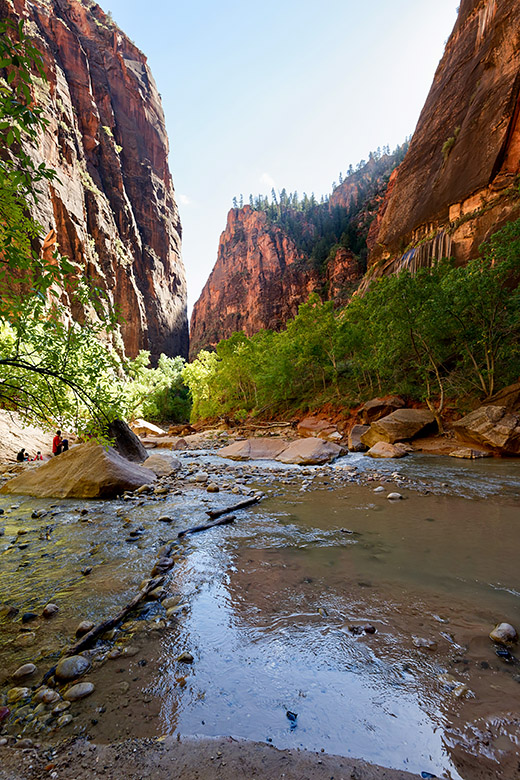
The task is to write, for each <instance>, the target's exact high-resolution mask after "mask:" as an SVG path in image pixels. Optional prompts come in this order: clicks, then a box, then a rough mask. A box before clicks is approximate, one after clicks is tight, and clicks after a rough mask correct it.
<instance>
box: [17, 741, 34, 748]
mask: <svg viewBox="0 0 520 780" xmlns="http://www.w3.org/2000/svg"><path fill="white" fill-rule="evenodd" d="M14 746H15V747H17V748H21V749H23V748H32V747H33V746H34V742H33V741H32V739H17V740H16V742H15V743H14Z"/></svg>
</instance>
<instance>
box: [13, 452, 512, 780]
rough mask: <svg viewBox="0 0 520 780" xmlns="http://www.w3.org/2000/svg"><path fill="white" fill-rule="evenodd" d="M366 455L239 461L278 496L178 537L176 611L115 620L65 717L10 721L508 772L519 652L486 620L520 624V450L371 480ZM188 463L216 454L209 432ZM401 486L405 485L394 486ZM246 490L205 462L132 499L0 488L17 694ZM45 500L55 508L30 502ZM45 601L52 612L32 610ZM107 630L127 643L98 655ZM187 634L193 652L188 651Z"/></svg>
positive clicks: (412, 462) (387, 468)
mask: <svg viewBox="0 0 520 780" xmlns="http://www.w3.org/2000/svg"><path fill="white" fill-rule="evenodd" d="M367 461H368V459H363V458H362V457H358V456H348V457H347V458H343V459H341V460H340V461H338V463H337V464H336V466H335V467H334V468H329V469H319V468H316V469H305V470H301V469H299V468H297V467H295V468H274V467H272V468H273V470H272V471H268V470H267V469H269V468H270V464H266V463H265V462H263V463H262V464H242V465H241V466H236V465H233V464H229V469H228V471H227V472H226V473H225V475H221V476H220V477H218V480H219V481H220V482H221V483H222V482H224V481H227V482H228V483H229V484H232V483H233V480H234V479H235V478H236V477H239V478H242V479H245V480H246V481H248V480H249V479H251V481H250V482H249V481H248V487H249V486H252V487H259V488H260V489H262V490H263V491H264V492H265V494H266V497H265V498H264V500H263V501H262V502H261V503H260V504H258V505H256V506H253V507H251V508H249V509H246V510H241V511H240V512H238V513H237V519H236V521H235V522H234V523H233V524H232V525H226V526H219V527H216V528H214V529H211V530H209V531H206V532H204V533H200V534H196V535H193V536H189V537H187V538H186V539H185V540H181V541H180V542H179V544H178V547H177V549H176V551H175V552H176V558H177V560H176V564H175V566H174V568H173V569H172V572H171V574H170V575H169V576H168V581H167V585H166V588H167V591H168V594H169V595H173V596H175V597H176V598H177V601H178V603H179V610H178V613H177V615H176V617H175V618H173V619H170V620H167V619H166V618H165V610H164V608H163V607H162V606H161V605H160V604H159V603H158V602H150V603H149V604H148V605H147V606H146V607H145V608H144V609H142V610H141V611H140V612H139V613H138V615H137V616H135V615H134V616H133V617H132V618H131V619H130V621H127V622H126V623H125V624H124V625H123V628H122V630H121V631H118V632H117V633H116V635H115V636H113V637H108V638H106V640H105V641H104V643H103V646H102V647H101V651H100V655H99V658H97V659H96V658H94V659H93V668H92V670H91V671H90V672H89V674H88V676H87V677H88V680H90V681H92V682H93V683H94V684H95V686H96V690H95V692H94V693H93V694H92V695H91V696H90V697H88V698H87V699H84V700H83V701H81V702H78V703H75V704H73V705H72V707H71V709H70V714H72V715H73V718H72V721H71V722H70V723H69V724H68V725H65V726H64V727H63V728H61V729H56V718H55V717H53V716H52V714H50V713H49V714H46V713H44V717H43V718H42V717H39V716H37V717H35V716H34V714H33V710H31V707H30V705H29V703H28V701H27V700H24V701H21V702H20V703H19V704H17V705H13V706H12V708H11V709H12V713H11V716H10V718H9V719H8V720H6V722H5V726H4V731H5V732H6V733H7V734H9V735H13V736H18V735H20V736H31V737H33V738H34V735H35V734H37V735H39V736H38V738H41V739H51V740H52V739H61V738H63V737H64V736H68V735H70V734H74V733H76V734H82V735H87V736H89V737H91V738H92V739H94V740H97V741H103V740H114V739H117V738H119V737H122V736H128V735H132V736H156V735H158V734H160V735H162V734H180V735H195V734H197V735H205V736H212V735H231V736H233V737H237V738H238V737H245V738H249V739H254V740H260V741H266V740H267V741H268V742H271V743H272V744H273V745H275V746H278V747H293V748H294V747H301V748H306V749H310V750H316V751H320V750H324V751H325V752H327V753H336V754H340V755H349V756H353V757H359V758H364V759H366V760H368V761H371V762H374V763H379V764H382V765H383V766H389V767H395V768H403V769H407V770H409V771H411V772H416V773H418V774H419V776H420V773H421V772H429V773H431V774H432V775H437V776H438V777H445V778H452V780H455V778H464V780H473V779H474V778H475V779H476V778H488V777H489V778H493V777H497V778H499V777H504V778H511V780H512V778H514V777H516V776H517V774H515V773H518V763H519V760H520V755H519V753H520V748H519V745H518V742H519V735H520V730H519V720H518V718H519V712H518V701H519V694H520V664H517V662H516V659H515V656H514V654H510V655H509V656H508V657H504V656H498V655H497V654H496V650H497V649H498V648H497V646H495V645H494V644H493V643H492V642H491V641H490V639H489V638H488V634H489V631H490V630H491V629H492V628H493V626H494V625H495V623H498V622H501V621H507V622H510V623H512V624H513V625H515V626H516V627H517V628H518V627H520V567H519V565H518V561H519V559H520V514H519V507H520V463H519V462H517V461H510V462H507V461H481V462H478V463H474V464H471V463H466V462H462V463H460V462H457V461H455V462H454V459H450V458H433V457H425V456H424V457H421V456H414V457H411V458H408V459H403V461H400V462H399V463H398V464H397V466H396V462H395V461H394V462H392V463H383V464H379V463H378V464H377V470H378V473H379V477H378V478H377V479H374V480H372V481H368V476H369V475H368V473H367V474H364V475H363V476H362V478H361V480H358V479H357V478H355V477H354V475H355V474H360V473H361V472H363V471H364V470H365V469H366V468H368V467H370V468H372V469H374V468H375V467H374V464H373V462H370V463H369V464H368V465H367ZM184 462H185V463H186V464H187V463H190V462H193V463H196V464H198V465H197V468H198V467H199V466H201V467H203V468H204V469H205V470H207V471H209V472H210V473H212V469H214V470H217V469H218V468H219V467H220V468H221V466H222V462H221V461H219V459H218V458H215V457H214V456H212V455H208V454H206V453H196V454H193V453H187V454H186V458H185V459H184ZM256 466H258V467H259V470H255V467H256ZM353 466H356V468H357V471H356V472H354V471H353V470H352V471H348V469H352V467H353ZM249 474H251V476H250V477H249ZM346 474H347V475H348V474H351V475H352V481H346V480H345V479H344V478H343V477H344V476H345V475H346ZM391 475H393V476H391ZM400 475H401V476H400ZM385 479H386V480H387V481H385ZM406 479H408V480H413V481H414V488H413V489H412V488H411V487H410V484H409V483H408V482H407V481H406ZM380 484H381V485H383V486H384V488H385V489H384V491H383V492H374V489H375V488H376V487H378V486H379V485H380ZM396 489H397V490H399V492H400V493H401V494H402V495H403V498H404V500H400V501H389V500H388V499H387V498H386V495H387V494H388V493H389V492H392V491H394V490H396ZM238 498H240V496H238ZM236 500H237V496H236V495H232V494H230V493H229V492H226V491H221V492H220V493H219V494H212V495H209V494H207V493H206V492H205V491H204V490H202V489H201V488H199V487H196V486H195V485H193V484H191V483H190V484H188V486H187V489H186V490H183V493H182V495H173V494H172V493H169V494H168V495H166V496H165V497H160V498H159V497H156V498H154V499H149V498H142V499H139V500H131V501H122V500H118V501H111V502H85V501H83V502H80V501H57V500H55V501H52V502H49V501H43V500H35V499H30V498H24V497H20V498H16V499H13V497H12V496H10V497H1V498H0V508H3V509H4V510H5V514H4V515H3V516H2V517H0V526H2V527H4V528H5V535H4V536H3V537H1V538H0V567H1V569H0V571H1V577H0V604H3V605H4V607H3V608H2V612H0V621H1V624H0V629H1V631H0V686H1V688H0V691H2V692H3V695H4V696H5V694H6V692H7V691H8V690H9V689H10V688H11V687H12V686H13V684H14V683H13V682H12V680H11V679H10V675H11V674H12V672H13V671H14V670H15V669H16V668H17V666H19V665H20V664H22V663H25V662H28V661H31V662H34V663H35V664H36V665H37V666H38V673H37V674H35V675H34V679H33V678H30V679H29V681H28V682H24V683H18V684H20V685H22V684H23V685H27V686H29V687H31V688H36V687H37V686H38V685H39V684H40V682H41V678H42V677H43V674H44V673H45V672H46V671H47V670H48V669H49V668H50V667H51V666H52V665H53V664H54V663H55V662H56V659H57V658H58V657H59V654H60V652H61V651H62V650H63V649H64V648H65V647H66V646H68V645H70V644H71V643H72V642H73V641H74V631H75V628H76V626H77V624H78V623H79V621H80V620H83V619H90V620H93V621H94V622H97V621H99V620H102V619H104V618H107V617H109V616H110V615H112V614H114V613H115V612H116V611H117V609H118V608H119V607H121V606H122V605H123V604H125V603H126V602H127V601H128V599H129V597H131V596H132V595H134V594H135V593H136V592H137V590H138V589H139V583H140V582H141V580H142V579H144V578H146V577H148V576H149V573H150V571H151V569H152V567H153V565H154V562H155V560H156V558H157V552H158V549H159V547H160V546H161V544H164V543H165V542H167V541H169V540H171V539H175V538H176V535H177V532H178V531H179V530H181V529H183V528H186V527H189V526H192V525H195V524H197V523H199V522H203V521H204V520H203V519H204V516H205V509H207V508H208V507H209V506H211V507H215V506H227V505H230V504H232V503H235V502H236ZM85 509H86V510H87V512H86V513H84V514H81V510H85ZM35 510H36V512H35ZM38 510H43V511H45V513H46V514H44V515H43V516H42V517H32V515H33V514H35V513H37V512H38ZM164 515H167V516H169V517H171V518H172V520H173V522H172V523H171V524H167V523H165V522H161V521H159V518H160V517H161V516H164ZM131 529H134V530H138V529H140V530H141V533H140V534H136V535H135V536H134V537H130V536H129V533H130V530H131ZM20 531H25V533H20ZM131 538H136V539H137V541H127V540H129V539H131ZM90 568H91V569H92V571H91V572H90V573H87V574H85V573H83V574H82V571H83V572H87V571H88V569H90ZM49 601H52V602H54V603H56V604H58V606H59V608H60V609H59V612H58V613H57V615H55V616H54V617H53V618H51V619H49V620H45V619H43V618H41V617H37V618H35V619H34V620H30V621H29V622H27V623H22V622H21V616H22V614H24V613H27V612H34V613H35V614H36V615H40V614H41V611H42V608H43V606H44V605H45V604H46V603H47V602H49ZM9 606H12V607H16V608H17V609H18V610H19V612H18V613H17V614H16V615H9V614H8V613H7V607H9ZM2 615H3V617H2ZM114 647H116V648H118V650H120V651H121V652H120V654H114V653H113V655H117V657H115V658H113V659H112V660H106V654H107V652H108V651H109V650H110V649H113V648H114ZM183 652H189V653H190V654H191V655H192V656H193V663H191V664H187V663H184V662H182V661H179V660H177V659H178V658H179V656H180V654H181V653H183ZM513 653H514V651H513ZM0 704H1V702H0ZM17 708H18V709H17ZM19 708H21V711H20V709H19Z"/></svg>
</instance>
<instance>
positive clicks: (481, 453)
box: [450, 447, 491, 460]
mask: <svg viewBox="0 0 520 780" xmlns="http://www.w3.org/2000/svg"><path fill="white" fill-rule="evenodd" d="M490 457H491V453H490V452H487V451H486V450H474V449H472V448H471V447H460V448H459V449H458V450H453V452H450V458H467V459H468V460H475V459H476V458H490Z"/></svg>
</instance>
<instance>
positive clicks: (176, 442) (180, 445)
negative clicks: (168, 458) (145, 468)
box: [142, 436, 188, 450]
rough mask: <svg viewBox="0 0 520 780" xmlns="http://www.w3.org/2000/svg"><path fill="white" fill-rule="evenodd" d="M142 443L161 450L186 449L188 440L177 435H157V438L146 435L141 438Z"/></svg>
mask: <svg viewBox="0 0 520 780" xmlns="http://www.w3.org/2000/svg"><path fill="white" fill-rule="evenodd" d="M142 441H143V444H144V445H145V446H146V447H158V448H159V449H163V450H187V449H188V442H187V441H186V439H183V438H179V437H178V436H158V437H157V438H155V437H154V438H153V439H152V438H151V437H147V438H146V439H143V440H142Z"/></svg>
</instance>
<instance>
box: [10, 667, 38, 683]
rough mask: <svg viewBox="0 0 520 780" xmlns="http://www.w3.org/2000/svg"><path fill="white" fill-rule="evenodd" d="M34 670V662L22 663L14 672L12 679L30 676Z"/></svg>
mask: <svg viewBox="0 0 520 780" xmlns="http://www.w3.org/2000/svg"><path fill="white" fill-rule="evenodd" d="M35 671H36V666H35V665H34V664H24V665H23V666H19V667H18V669H17V670H16V672H14V674H13V679H15V680H23V678H24V677H30V676H31V674H34V673H35Z"/></svg>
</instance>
